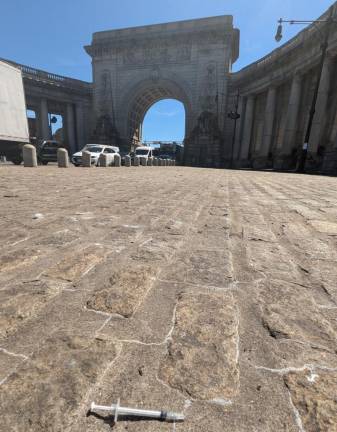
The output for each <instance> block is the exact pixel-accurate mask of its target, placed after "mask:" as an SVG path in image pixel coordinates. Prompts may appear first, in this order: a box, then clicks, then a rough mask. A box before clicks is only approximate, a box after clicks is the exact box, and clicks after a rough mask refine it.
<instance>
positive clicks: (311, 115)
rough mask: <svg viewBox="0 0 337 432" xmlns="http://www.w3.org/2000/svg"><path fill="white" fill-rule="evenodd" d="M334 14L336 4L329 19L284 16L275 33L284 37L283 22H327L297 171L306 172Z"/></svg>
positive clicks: (276, 36)
mask: <svg viewBox="0 0 337 432" xmlns="http://www.w3.org/2000/svg"><path fill="white" fill-rule="evenodd" d="M333 15H334V6H331V8H330V13H329V17H328V18H327V19H320V20H283V19H282V18H281V19H280V20H279V21H278V23H279V25H278V27H277V32H276V35H275V40H276V41H277V42H280V41H281V39H282V37H283V34H282V33H283V26H282V24H283V23H289V24H316V23H326V24H327V26H326V28H325V33H324V35H322V36H323V40H322V44H321V50H322V54H321V58H320V62H319V68H318V77H317V82H316V85H315V91H314V95H313V99H312V104H311V109H310V113H309V120H308V126H307V130H306V134H305V139H304V144H303V147H302V152H301V155H300V157H299V160H298V163H297V167H296V171H297V172H304V171H305V163H306V159H307V154H308V146H309V140H310V134H311V129H312V125H313V120H314V115H315V111H316V103H317V98H318V92H319V85H320V81H321V77H322V72H323V66H324V61H325V58H326V55H327V50H328V46H329V37H330V32H331V27H332V24H333V23H337V20H336V19H334V17H333Z"/></svg>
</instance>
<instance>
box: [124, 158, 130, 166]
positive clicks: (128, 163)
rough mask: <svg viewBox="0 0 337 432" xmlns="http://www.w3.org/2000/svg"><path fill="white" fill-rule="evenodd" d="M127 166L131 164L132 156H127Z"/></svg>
mask: <svg viewBox="0 0 337 432" xmlns="http://www.w3.org/2000/svg"><path fill="white" fill-rule="evenodd" d="M125 166H126V167H130V166H131V157H130V156H125Z"/></svg>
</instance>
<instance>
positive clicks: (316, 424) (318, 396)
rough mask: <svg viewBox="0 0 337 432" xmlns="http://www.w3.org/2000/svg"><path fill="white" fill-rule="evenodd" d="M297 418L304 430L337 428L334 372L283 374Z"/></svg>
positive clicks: (331, 431)
mask: <svg viewBox="0 0 337 432" xmlns="http://www.w3.org/2000/svg"><path fill="white" fill-rule="evenodd" d="M284 380H285V384H286V386H287V387H288V389H289V392H290V397H291V400H292V403H293V404H294V406H295V408H296V410H297V411H298V415H299V421H300V424H302V428H303V430H305V431H307V432H317V431H320V432H335V431H337V400H336V388H337V372H336V371H335V372H329V371H325V370H314V371H310V370H308V369H307V370H304V371H299V372H292V373H290V374H288V375H286V377H285V379H284Z"/></svg>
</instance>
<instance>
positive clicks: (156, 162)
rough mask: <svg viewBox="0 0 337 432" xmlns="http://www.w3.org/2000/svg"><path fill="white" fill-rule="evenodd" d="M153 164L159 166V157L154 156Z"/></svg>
mask: <svg viewBox="0 0 337 432" xmlns="http://www.w3.org/2000/svg"><path fill="white" fill-rule="evenodd" d="M152 163H153V166H158V159H157V158H153V162H152Z"/></svg>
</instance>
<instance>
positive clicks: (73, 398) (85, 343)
mask: <svg viewBox="0 0 337 432" xmlns="http://www.w3.org/2000/svg"><path fill="white" fill-rule="evenodd" d="M115 355H116V351H115V347H114V345H113V344H112V343H111V342H106V341H104V340H102V339H91V340H88V339H87V338H85V337H79V336H76V333H75V334H74V333H73V334H71V335H69V334H54V335H51V336H50V337H49V338H48V339H47V340H46V342H45V343H44V345H43V346H42V348H40V349H38V350H37V351H36V352H35V353H34V354H33V355H32V357H31V358H30V359H29V361H27V362H25V363H24V365H23V366H22V367H21V368H20V370H17V371H16V372H15V373H13V374H12V375H11V376H10V377H9V378H8V379H7V381H6V382H5V383H4V384H3V387H4V388H3V391H2V392H1V393H0V402H1V403H0V406H1V408H0V413H1V418H2V428H3V430H8V431H10V430H17V431H32V432H33V431H34V432H35V431H44V430H55V431H61V430H64V428H65V427H66V425H67V424H68V423H69V421H70V419H71V416H72V414H73V413H74V411H75V410H76V409H77V408H78V406H79V404H80V402H81V399H82V396H83V394H84V393H85V392H86V391H87V390H88V388H89V387H90V385H91V384H93V383H94V382H95V380H96V379H97V377H98V375H99V373H100V372H101V371H102V369H104V367H106V365H107V364H108V363H109V362H110V361H111V360H112V359H113V358H114V356H115ZM13 426H14V427H13Z"/></svg>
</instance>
